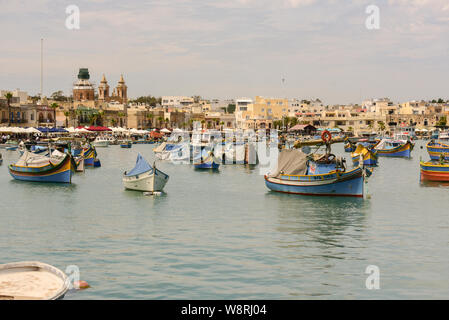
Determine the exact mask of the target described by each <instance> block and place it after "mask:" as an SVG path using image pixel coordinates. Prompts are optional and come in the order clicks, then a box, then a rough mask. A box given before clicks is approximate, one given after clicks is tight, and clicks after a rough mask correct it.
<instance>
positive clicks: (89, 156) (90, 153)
mask: <svg viewBox="0 0 449 320" xmlns="http://www.w3.org/2000/svg"><path fill="white" fill-rule="evenodd" d="M96 158H97V150H95V147H93V146H89V147H88V148H86V149H84V165H85V166H88V167H93V166H94V162H95V159H96Z"/></svg>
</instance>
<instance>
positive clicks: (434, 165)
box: [419, 158, 449, 181]
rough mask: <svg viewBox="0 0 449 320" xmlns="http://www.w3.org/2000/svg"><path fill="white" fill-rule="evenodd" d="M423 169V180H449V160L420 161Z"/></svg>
mask: <svg viewBox="0 0 449 320" xmlns="http://www.w3.org/2000/svg"><path fill="white" fill-rule="evenodd" d="M419 166H420V170H421V181H449V162H448V161H444V160H443V159H442V158H441V160H440V161H428V162H423V161H420V163H419Z"/></svg>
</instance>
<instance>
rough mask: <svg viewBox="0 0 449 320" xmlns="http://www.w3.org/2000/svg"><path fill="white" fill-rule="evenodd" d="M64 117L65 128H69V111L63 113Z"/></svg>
mask: <svg viewBox="0 0 449 320" xmlns="http://www.w3.org/2000/svg"><path fill="white" fill-rule="evenodd" d="M64 116H65V127H66V128H67V127H68V126H69V116H70V112H69V111H64Z"/></svg>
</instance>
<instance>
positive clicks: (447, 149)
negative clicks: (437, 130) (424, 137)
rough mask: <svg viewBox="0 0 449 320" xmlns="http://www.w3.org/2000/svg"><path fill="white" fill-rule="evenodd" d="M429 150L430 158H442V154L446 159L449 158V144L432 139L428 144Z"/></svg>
mask: <svg viewBox="0 0 449 320" xmlns="http://www.w3.org/2000/svg"><path fill="white" fill-rule="evenodd" d="M426 148H427V152H428V153H429V156H430V159H432V160H440V158H441V155H444V159H445V160H449V145H448V144H444V143H440V142H435V141H434V140H431V141H429V142H428V143H427V145H426Z"/></svg>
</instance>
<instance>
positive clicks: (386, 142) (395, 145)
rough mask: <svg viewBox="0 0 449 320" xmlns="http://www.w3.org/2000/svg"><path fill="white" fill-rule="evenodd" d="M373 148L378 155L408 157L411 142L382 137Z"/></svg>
mask: <svg viewBox="0 0 449 320" xmlns="http://www.w3.org/2000/svg"><path fill="white" fill-rule="evenodd" d="M374 149H375V150H376V151H377V154H378V156H379V157H403V158H410V157H411V151H412V143H411V142H410V141H403V140H391V139H382V140H381V141H380V142H379V144H377V145H376V146H375V147H374Z"/></svg>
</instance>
